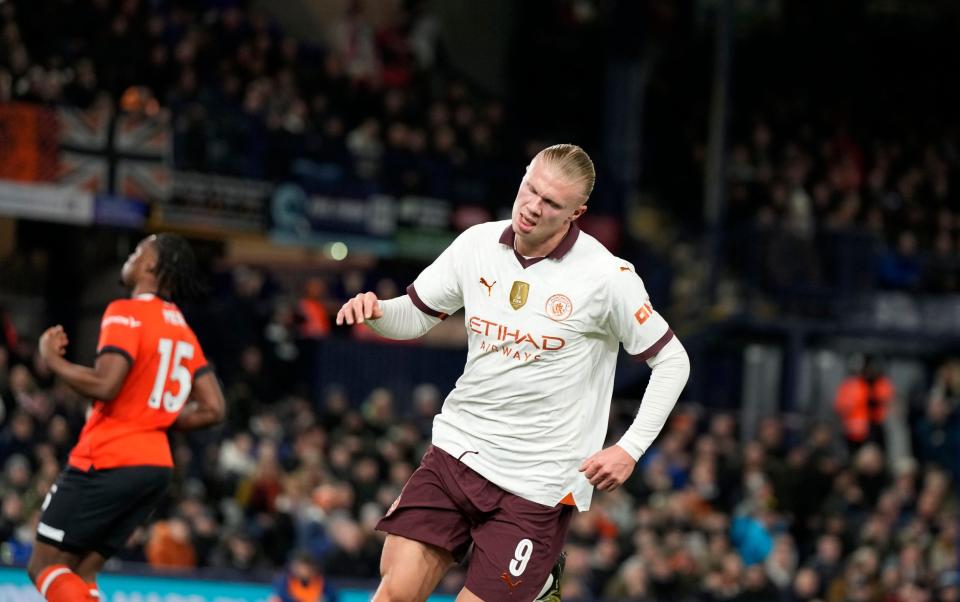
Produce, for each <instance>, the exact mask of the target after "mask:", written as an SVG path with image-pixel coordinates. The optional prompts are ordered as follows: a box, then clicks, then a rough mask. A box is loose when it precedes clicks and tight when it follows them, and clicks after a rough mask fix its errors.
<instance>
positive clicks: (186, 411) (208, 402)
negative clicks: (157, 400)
mask: <svg viewBox="0 0 960 602" xmlns="http://www.w3.org/2000/svg"><path fill="white" fill-rule="evenodd" d="M226 415H227V402H226V400H225V399H224V398H223V389H221V388H220V382H219V381H218V380H217V377H216V376H215V375H214V374H213V371H212V370H204V371H203V373H202V374H200V375H198V376H195V377H194V379H193V389H192V390H191V392H190V401H189V402H187V404H186V405H185V406H184V407H183V409H182V410H180V414H179V415H178V416H177V420H176V421H175V422H174V423H173V427H172V428H173V429H174V430H177V431H192V430H195V429H202V428H206V427H208V426H213V425H215V424H218V423H220V422H222V421H223V419H224V418H225V417H226Z"/></svg>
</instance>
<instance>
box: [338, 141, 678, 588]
mask: <svg viewBox="0 0 960 602" xmlns="http://www.w3.org/2000/svg"><path fill="white" fill-rule="evenodd" d="M594 180H595V171H594V167H593V163H592V161H591V160H590V158H589V157H588V156H587V154H586V153H585V152H584V151H583V149H581V148H580V147H578V146H575V145H571V144H560V145H555V146H551V147H548V148H546V149H544V150H542V151H540V153H539V154H538V155H537V156H536V157H535V158H534V159H533V161H531V163H530V165H529V166H528V167H527V171H526V174H525V175H524V177H523V180H522V181H521V183H520V189H519V191H518V192H517V198H516V200H515V201H514V204H513V212H512V217H511V219H510V220H504V221H501V222H489V223H485V224H480V225H477V226H474V227H472V228H470V229H468V230H466V231H465V232H463V233H462V234H461V235H460V236H459V237H458V238H457V239H456V240H455V241H454V242H453V243H452V244H451V245H450V246H449V247H448V248H447V249H446V250H445V251H444V252H443V253H442V254H441V255H440V256H439V257H438V258H437V259H436V260H435V261H434V262H433V263H432V264H431V265H430V266H429V267H427V268H426V269H425V270H424V271H423V272H422V273H421V274H420V275H419V276H418V277H417V279H416V281H415V282H414V283H413V284H411V285H410V286H409V287H408V288H407V294H406V295H404V296H401V297H398V298H395V299H389V300H380V299H377V297H376V295H374V294H373V293H371V292H367V293H362V294H359V295H357V296H356V297H355V298H353V299H351V300H349V301H348V302H347V303H345V304H344V305H343V307H342V308H341V309H340V311H339V312H338V314H337V324H344V323H346V324H355V323H366V324H367V325H368V326H369V327H370V328H372V329H373V330H375V331H376V332H378V333H379V334H381V335H383V336H387V337H391V338H395V339H409V338H415V337H418V336H421V335H423V334H424V333H426V332H427V331H428V330H429V329H430V328H432V327H433V326H435V325H436V324H438V323H439V322H440V321H441V320H443V319H446V317H447V316H449V315H450V314H453V313H454V312H456V311H458V310H459V309H460V308H461V307H462V308H464V310H465V319H464V322H465V327H466V329H467V334H468V345H469V349H468V353H467V362H466V365H465V367H464V372H463V375H462V376H461V377H460V378H459V379H458V380H457V384H456V387H455V388H454V390H453V391H451V392H450V394H449V395H448V396H447V398H446V400H445V401H444V404H443V408H442V411H441V413H440V414H438V415H437V416H436V418H435V419H434V425H433V440H432V443H433V445H432V446H431V448H430V449H429V451H428V452H427V454H426V455H425V456H424V458H423V460H422V461H421V464H420V467H419V468H418V469H417V471H416V472H415V473H414V474H413V476H411V478H410V480H409V481H408V482H407V484H406V485H405V486H404V488H403V491H402V492H401V494H400V497H399V498H398V499H397V501H396V502H395V503H394V505H393V506H392V507H391V508H390V510H389V511H388V512H387V515H386V516H385V517H384V518H383V519H382V520H381V521H380V523H379V524H378V525H377V528H378V529H379V530H382V531H386V532H387V533H388V535H387V539H386V542H385V544H384V548H383V554H382V557H381V562H380V570H381V582H380V586H379V588H378V589H377V591H376V593H375V595H374V598H373V599H374V600H375V601H385V602H386V601H389V602H394V601H404V602H406V601H414V600H426V598H427V597H428V596H429V594H430V593H431V592H432V591H433V589H434V588H435V587H436V586H437V584H438V583H439V581H440V579H441V578H442V576H443V574H444V573H445V572H446V571H447V569H448V568H450V566H451V565H452V564H454V563H455V562H457V561H459V560H461V559H462V558H463V557H464V555H465V554H466V552H467V550H468V549H469V547H470V545H471V544H473V546H474V551H473V554H472V556H471V561H470V566H469V568H468V572H467V579H466V583H465V586H464V589H463V590H462V591H461V592H460V595H459V596H458V597H457V600H458V602H472V601H477V600H485V601H487V602H493V601H495V600H517V601H529V600H534V599H552V600H556V599H559V595H558V594H559V592H558V591H557V589H558V585H559V584H556V583H552V581H553V579H552V577H555V576H556V571H555V572H554V574H553V575H551V569H552V568H553V567H554V563H555V561H556V560H557V558H558V556H559V554H560V552H561V549H562V547H563V543H564V540H565V539H566V532H567V527H568V525H569V521H570V517H571V515H572V511H573V509H574V508H577V509H579V510H580V511H585V510H587V509H589V507H590V500H591V497H592V494H593V489H594V488H597V489H600V490H601V491H609V490H613V489H616V488H617V487H619V486H620V485H621V484H622V483H623V482H624V481H625V480H626V479H627V478H628V477H629V476H630V474H631V473H632V472H633V469H634V466H635V465H636V462H637V460H638V459H639V458H640V456H641V455H642V454H643V453H644V452H645V451H646V450H647V448H648V447H649V446H650V444H651V443H652V442H653V440H654V439H655V438H656V436H657V434H658V433H659V432H660V430H661V429H662V428H663V425H664V423H665V422H666V419H667V417H668V415H669V414H670V411H671V410H672V409H673V406H674V404H675V403H676V400H677V398H678V397H679V395H680V392H681V390H682V389H683V387H684V385H685V384H686V381H687V377H688V375H689V372H690V362H689V359H688V357H687V353H686V351H685V350H684V348H683V346H682V345H681V344H680V342H679V341H678V340H677V338H676V337H675V336H674V335H673V332H672V331H671V330H670V327H669V326H668V325H667V323H666V321H665V320H664V319H663V318H662V317H661V316H660V314H659V313H657V311H656V310H655V309H654V308H653V306H652V305H651V302H650V299H649V296H648V295H647V292H646V290H645V289H644V286H643V282H642V281H641V280H640V278H639V276H638V275H637V274H636V271H635V270H634V267H633V266H632V265H631V264H630V263H628V262H626V261H624V260H622V259H620V258H618V257H616V256H614V255H613V254H611V253H610V252H609V251H607V249H606V248H604V247H603V245H601V244H600V243H599V242H597V240H596V239H594V238H593V237H591V236H589V235H588V234H586V233H584V232H582V231H580V229H579V227H578V226H577V223H576V220H577V218H579V217H580V216H581V215H583V213H584V212H585V211H586V209H587V207H586V202H587V199H588V198H589V196H590V193H591V191H592V190H593V184H594ZM621 344H622V345H623V347H624V349H625V350H626V351H627V353H630V354H632V355H634V356H636V357H637V358H638V359H641V360H644V361H646V362H647V363H648V364H649V365H650V366H651V368H652V369H653V372H652V374H651V377H650V382H649V384H648V385H647V389H646V391H645V393H644V396H643V399H642V401H641V404H640V408H639V410H638V412H637V417H636V419H635V420H634V422H633V424H632V425H631V427H630V428H629V429H628V431H627V432H626V433H625V434H624V436H623V437H622V438H621V439H620V440H619V441H618V442H617V443H616V444H615V445H611V446H610V447H607V448H606V449H602V447H603V443H604V439H605V436H606V429H607V419H608V416H609V413H610V398H611V394H612V391H613V378H614V371H615V369H616V361H617V354H618V353H619V347H620V345H621ZM551 596H552V597H551Z"/></svg>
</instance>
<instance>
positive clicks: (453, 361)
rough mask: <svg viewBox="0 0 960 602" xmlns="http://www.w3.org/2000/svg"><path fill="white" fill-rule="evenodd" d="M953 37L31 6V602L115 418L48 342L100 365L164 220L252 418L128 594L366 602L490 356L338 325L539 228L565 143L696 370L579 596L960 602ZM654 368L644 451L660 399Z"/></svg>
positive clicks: (14, 542) (24, 161) (575, 8)
mask: <svg viewBox="0 0 960 602" xmlns="http://www.w3.org/2000/svg"><path fill="white" fill-rule="evenodd" d="M958 39H960V4H958V3H956V2H952V1H946V0H942V1H933V0H913V1H911V0H844V1H838V0H808V1H802V0H736V1H734V0H712V1H711V0H699V1H685V0H684V1H676V2H674V1H670V0H523V1H518V2H514V1H511V0H486V1H484V2H479V1H475V0H474V1H469V0H434V1H426V0H421V1H417V0H382V1H375V0H365V1H363V0H349V1H348V0H314V1H308V0H282V1H281V0H274V1H272V2H266V1H264V0H259V1H257V0H246V1H244V0H205V1H203V0H197V1H189V2H188V1H185V0H181V1H177V0H0V326H2V328H0V399H2V404H0V470H2V472H0V500H2V502H0V564H2V565H9V567H12V568H9V569H8V568H4V567H3V566H0V582H9V585H4V586H0V599H5V600H6V599H10V600H13V599H18V600H19V599H30V598H28V597H21V596H26V595H27V592H29V591H30V589H31V588H30V587H29V584H28V582H27V581H26V576H25V573H24V571H23V570H22V567H23V566H24V563H25V562H26V559H27V558H28V557H29V550H30V546H31V542H32V537H33V534H34V529H35V524H36V520H37V514H38V509H39V506H40V503H41V502H42V500H43V497H44V495H45V493H46V490H47V489H48V487H49V485H50V484H51V483H52V481H53V479H54V478H55V477H56V475H57V473H58V472H59V470H60V469H61V468H62V466H63V462H64V460H65V457H66V453H67V452H68V451H69V448H70V446H71V444H72V442H73V441H74V440H75V437H76V435H77V433H78V432H79V429H80V427H81V426H82V423H83V413H84V407H85V400H83V399H79V398H78V397H77V396H76V395H75V394H73V393H72V392H71V391H70V390H68V389H67V388H66V387H65V386H63V385H62V384H60V383H57V382H55V381H54V380H53V379H51V377H50V375H49V373H47V372H46V371H45V369H44V367H43V366H42V364H41V363H40V362H39V361H38V360H37V356H36V341H37V337H38V336H39V334H40V332H42V330H43V329H44V328H46V327H47V326H48V325H51V324H54V323H62V324H63V325H64V326H65V327H66V329H67V331H68V333H69V334H70V339H71V345H70V350H69V356H70V357H71V358H72V359H74V360H76V361H85V362H91V361H92V359H93V352H94V348H95V344H96V334H97V325H98V322H99V316H100V313H101V312H102V310H103V308H104V307H105V306H106V304H107V303H108V302H109V301H110V300H111V299H113V298H116V297H118V296H121V295H123V291H122V290H121V289H120V287H119V284H118V274H119V267H120V265H121V264H122V262H123V260H124V258H125V257H126V255H127V253H129V252H130V250H132V248H133V247H134V245H135V244H136V243H137V241H138V240H140V239H141V238H142V237H143V236H145V235H146V234H147V233H150V232H157V231H174V232H179V233H181V234H184V235H186V236H187V237H188V238H189V239H190V240H191V242H192V243H193V245H194V247H195V249H196V250H197V252H198V254H199V256H200V258H201V261H202V263H203V265H204V268H205V271H206V272H207V273H208V274H209V275H210V278H209V282H208V283H207V284H208V294H207V295H206V296H204V298H202V299H200V300H198V301H196V302H193V303H190V304H187V305H185V307H184V309H185V313H186V314H187V317H188V320H189V321H190V323H191V324H192V325H193V326H194V328H195V330H196V331H197V333H198V335H199V337H200V340H201V341H202V343H203V345H204V347H205V349H206V350H207V354H208V356H209V357H210V358H211V360H212V361H213V362H214V364H215V366H216V369H217V373H218V375H219V376H220V378H221V379H222V381H223V385H224V389H225V391H226V393H227V398H228V411H229V415H228V419H227V422H226V424H225V425H223V426H222V427H219V428H217V429H214V430H211V431H207V432H201V433H197V434H194V435H191V436H189V437H184V436H173V437H172V439H171V442H172V445H173V447H174V450H175V455H176V458H177V461H178V468H177V471H176V479H175V485H174V487H173V488H172V490H171V492H170V495H169V496H168V498H167V500H166V501H165V502H164V504H163V506H162V509H161V511H160V512H159V513H158V514H157V515H156V516H155V517H154V522H153V523H152V524H151V525H149V526H148V527H147V528H146V529H143V530H142V531H141V532H138V533H137V535H136V536H135V538H134V539H133V540H132V541H131V542H130V545H129V547H128V548H127V549H126V550H125V551H124V552H123V553H122V554H121V555H120V557H119V558H118V559H117V560H115V561H112V562H111V564H110V565H108V569H109V571H108V572H109V573H110V575H112V576H114V578H116V579H118V580H119V581H113V582H109V579H110V577H109V576H108V577H106V578H104V580H103V584H102V585H103V587H104V591H105V592H106V593H107V594H108V598H109V597H110V591H109V589H110V588H111V587H114V586H112V585H110V583H115V584H116V583H121V581H122V580H123V579H126V578H129V579H131V580H130V581H123V583H124V584H126V585H123V587H128V586H129V587H130V588H134V589H135V588H136V587H140V588H150V587H155V588H157V589H155V590H154V591H156V592H158V593H159V594H161V595H165V596H167V597H166V598H161V599H172V598H170V597H169V596H173V595H175V594H171V593H169V592H172V591H174V589H172V588H175V584H176V583H177V582H181V583H187V582H188V581H187V580H191V579H201V580H204V579H207V580H209V579H213V580H218V581H220V582H253V583H254V584H257V583H259V584H264V585H263V587H261V588H260V590H257V591H259V592H261V593H260V594H257V595H259V596H260V597H261V599H262V597H263V595H262V592H265V591H269V583H270V582H271V580H273V579H274V578H275V577H276V576H277V575H280V574H281V572H282V570H283V567H284V566H285V565H286V563H287V562H288V561H289V560H290V558H291V554H292V553H293V552H295V551H297V550H305V551H307V552H309V553H310V554H311V555H312V556H313V557H314V558H315V559H316V561H317V562H318V563H319V565H320V566H321V567H322V570H323V572H324V573H325V574H326V575H327V576H328V578H330V579H331V580H332V581H333V582H334V583H335V584H336V585H337V586H338V587H340V588H341V589H342V590H343V591H344V592H347V593H349V592H353V593H354V594H355V595H357V596H359V599H363V595H364V594H363V593H362V592H363V591H365V590H366V589H369V588H372V587H375V584H376V577H377V574H378V559H379V550H380V546H381V545H382V535H381V534H378V533H375V532H374V531H373V529H372V525H373V524H374V522H375V521H376V519H377V518H378V516H379V515H381V514H382V512H383V511H384V509H385V508H386V507H388V506H389V504H390V503H391V501H392V500H393V499H394V498H395V497H396V495H397V493H398V491H399V488H400V486H401V485H402V484H403V482H404V481H405V479H406V477H407V476H408V475H409V474H410V471H411V470H412V468H413V467H415V466H416V464H417V461H418V460H419V457H420V454H422V451H423V449H424V446H425V444H426V442H427V441H428V440H429V432H430V424H431V422H430V418H431V416H432V415H433V413H435V412H436V411H437V410H438V408H439V405H440V403H441V402H442V399H443V397H444V395H445V394H446V392H447V391H448V390H449V389H450V387H451V386H452V384H453V382H454V380H455V379H456V377H457V376H458V375H459V371H460V369H461V368H462V361H463V357H464V341H465V337H464V333H463V329H462V328H460V324H459V323H458V320H457V319H456V318H454V319H451V320H448V321H446V322H445V323H444V324H443V325H442V326H441V327H438V328H437V329H435V330H434V331H433V332H431V333H430V334H429V335H428V336H427V337H426V339H425V340H423V341H420V342H415V343H404V344H397V343H392V342H388V341H383V340H380V339H378V338H377V337H376V336H374V335H372V334H371V333H370V332H369V331H366V330H364V329H363V328H347V327H335V326H331V325H330V319H331V317H332V315H333V314H334V313H335V312H336V309H337V308H338V307H339V306H340V304H341V303H342V302H343V301H344V300H345V299H346V298H348V297H349V296H352V295H353V294H355V293H356V292H358V291H362V290H368V289H369V290H376V291H378V293H379V294H380V295H381V296H387V297H389V296H394V295H397V294H402V292H403V290H404V289H405V287H406V286H407V284H409V282H411V281H412V279H413V278H414V277H415V276H416V274H417V273H418V272H419V270H420V269H422V267H423V266H425V265H426V264H427V263H429V261H430V260H431V259H432V258H433V257H435V256H436V254H437V253H438V252H439V251H440V250H442V249H443V248H444V246H445V245H446V244H447V243H448V242H449V241H450V240H452V238H453V237H454V236H456V234H457V233H458V232H459V231H462V230H463V229H465V228H466V227H468V226H470V225H472V224H474V223H478V222H481V221H485V220H488V219H500V218H502V217H504V216H506V215H508V211H509V207H510V205H511V203H512V201H513V197H514V194H515V191H516V186H517V184H518V183H519V180H520V178H521V176H522V173H523V168H524V166H525V164H526V163H527V162H528V161H529V159H530V157H531V156H532V154H533V153H535V152H536V150H538V149H539V148H542V147H543V146H544V145H547V144H551V143H555V142H574V143H577V144H580V145H582V146H583V147H584V148H585V149H586V150H587V151H588V152H589V153H590V154H591V155H592V156H593V158H594V160H595V161H596V163H597V167H598V183H597V188H596V192H595V194H594V196H593V198H592V199H591V200H590V203H589V206H590V209H589V211H588V213H587V214H586V216H585V218H584V219H583V220H582V221H583V226H584V229H585V230H587V231H588V232H590V233H591V234H593V235H594V236H596V237H597V238H599V239H600V240H601V241H603V242H604V243H605V244H606V245H607V246H608V247H609V248H610V249H611V250H612V251H613V252H615V253H616V254H618V255H620V256H621V257H624V258H625V259H627V260H629V261H631V262H632V263H634V265H635V266H636V267H637V271H638V273H639V274H640V275H641V276H642V277H643V278H644V281H645V283H646V285H647V288H648V290H649V291H650V293H651V297H652V300H653V302H654V304H655V305H656V306H657V307H658V308H659V310H660V311H661V312H662V313H663V314H664V315H665V316H666V317H667V318H668V320H669V321H670V323H671V325H672V326H673V328H674V330H675V331H676V332H677V334H678V336H679V337H680V339H681V340H682V341H683V343H684V345H685V346H686V347H687V349H688V350H689V352H690V356H691V361H692V366H693V369H692V376H691V380H690V383H689V384H688V386H687V389H686V391H685V393H684V394H683V396H682V398H681V400H680V403H679V404H678V407H677V409H676V410H675V411H674V414H673V417H672V419H671V420H670V422H669V423H668V426H667V428H666V429H665V430H664V432H663V433H662V435H661V437H660V438H659V440H658V442H657V444H656V445H655V446H654V448H653V449H652V450H650V451H649V452H648V453H647V454H646V456H645V457H644V458H643V459H642V460H641V462H640V463H639V464H638V467H637V471H636V473H635V474H634V476H633V477H632V478H631V479H630V480H629V481H628V482H627V484H626V485H625V487H624V488H623V489H622V490H620V491H618V492H616V493H612V494H602V495H598V496H597V498H596V500H595V504H594V509H592V510H591V511H590V512H589V513H586V514H582V515H578V516H577V517H576V518H575V519H574V522H573V526H572V529H571V535H570V538H569V541H568V545H567V547H566V550H567V553H568V560H567V573H566V577H565V581H564V599H569V600H599V599H604V600H619V599H624V600H627V599H629V600H651V601H652V600H782V601H789V602H793V601H801V600H824V601H842V600H883V601H904V602H906V601H923V600H957V599H960V572H958V555H957V551H958V550H957V536H958V522H957V520H958V519H957V478H958V476H960V457H958V454H960V432H958V421H960V408H958V404H960V359H958V357H957V351H956V350H957V343H958V340H960V337H958V335H960V296H958V293H960V255H958V248H960V247H958V245H960V238H958V237H960V130H958V123H960V122H958V118H957V107H958V106H960V84H958V78H957V74H958V73H960V50H958V42H957V41H958ZM622 359H623V361H621V366H620V368H619V370H618V374H617V386H616V391H615V400H614V404H615V405H614V411H613V412H612V419H611V426H610V435H611V439H615V438H616V437H618V436H619V433H621V432H622V431H623V429H625V428H626V426H627V425H629V423H630V421H631V420H632V416H633V414H634V412H635V410H636V407H637V403H638V401H639V398H640V396H641V395H642V392H643V387H644V385H645V381H646V376H647V374H648V371H647V370H646V368H645V366H641V365H637V364H635V363H632V362H631V361H629V360H628V359H625V358H622ZM877 379H888V380H889V382H890V383H891V384H892V385H893V388H894V391H895V392H894V395H893V396H892V397H891V398H890V399H869V400H866V402H868V403H874V404H885V405H886V407H887V409H888V411H887V418H886V420H885V421H884V423H883V424H881V425H878V432H879V433H880V435H879V437H878V438H877V440H876V441H873V442H869V443H866V444H864V443H863V442H859V441H852V440H849V439H848V438H847V437H846V436H845V434H844V433H845V430H844V424H843V421H842V419H841V417H840V416H839V415H838V413H837V411H836V406H835V401H836V400H837V399H838V398H842V399H846V397H844V395H846V393H845V392H849V391H851V390H854V389H855V388H856V387H857V386H859V385H860V384H863V383H873V382H876V381H877ZM144 574H154V575H162V576H163V577H164V579H165V580H160V581H156V582H149V583H150V584H152V585H144V584H145V583H147V582H146V581H137V579H142V578H141V577H135V576H140V575H144ZM463 574H464V573H463V570H462V568H457V569H454V570H453V571H451V573H450V574H449V575H448V577H447V578H446V579H445V580H444V582H443V583H442V585H441V589H442V591H443V592H445V593H448V594H449V593H455V592H456V591H458V590H459V588H460V587H461V585H462V579H463ZM131 576H134V577H131ZM108 582H109V583H108ZM189 583H190V584H195V583H199V582H195V581H189ZM205 583H208V582H205ZM131 584H132V585H131ZM138 584H139V585H138ZM158 584H159V585H158ZM171 584H174V585H171ZM184 587H186V586H184ZM190 587H194V588H200V589H202V587H201V586H199V585H197V586H195V585H190ZM218 587H222V588H226V587H227V586H226V585H222V586H218ZM116 588H119V589H117V591H118V592H119V591H120V589H122V588H121V586H120V585H116ZM129 591H133V590H129ZM144 591H147V590H144ZM188 591H191V590H188ZM192 591H194V593H195V595H198V596H200V594H198V593H196V592H197V591H199V589H194V590H192ZM223 591H227V590H225V589H224V590H223ZM163 592H167V593H166V594H164V593H163ZM121 595H122V594H121V593H116V594H114V598H111V599H118V600H119V599H129V598H120V597H116V596H121ZM127 595H129V592H128V594H127ZM231 595H232V594H231ZM236 595H237V598H236V599H248V598H243V597H242V595H241V594H240V593H237V594H236ZM4 596H6V597H4ZM200 598H201V599H207V598H203V597H202V596H200ZM249 599H251V600H252V599H257V598H256V597H251V598H249ZM343 599H348V598H347V597H346V596H345V597H344V598H343ZM350 599H352V598H350Z"/></svg>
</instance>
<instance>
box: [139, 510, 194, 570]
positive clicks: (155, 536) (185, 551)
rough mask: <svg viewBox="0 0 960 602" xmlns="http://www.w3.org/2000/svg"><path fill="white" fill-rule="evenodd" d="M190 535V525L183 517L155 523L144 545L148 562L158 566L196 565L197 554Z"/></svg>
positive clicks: (188, 566) (182, 567) (184, 566)
mask: <svg viewBox="0 0 960 602" xmlns="http://www.w3.org/2000/svg"><path fill="white" fill-rule="evenodd" d="M190 537H191V535H190V526H189V525H188V524H187V522H186V521H184V520H183V519H182V518H178V517H173V518H170V519H168V520H163V521H157V522H155V523H153V524H152V525H151V526H150V536H149V537H148V539H147V544H146V546H145V547H144V551H145V553H146V557H147V562H149V563H150V565H151V566H154V567H157V568H180V569H186V568H194V567H196V566H197V555H196V552H195V550H194V549H193V544H192V543H191V542H190Z"/></svg>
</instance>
